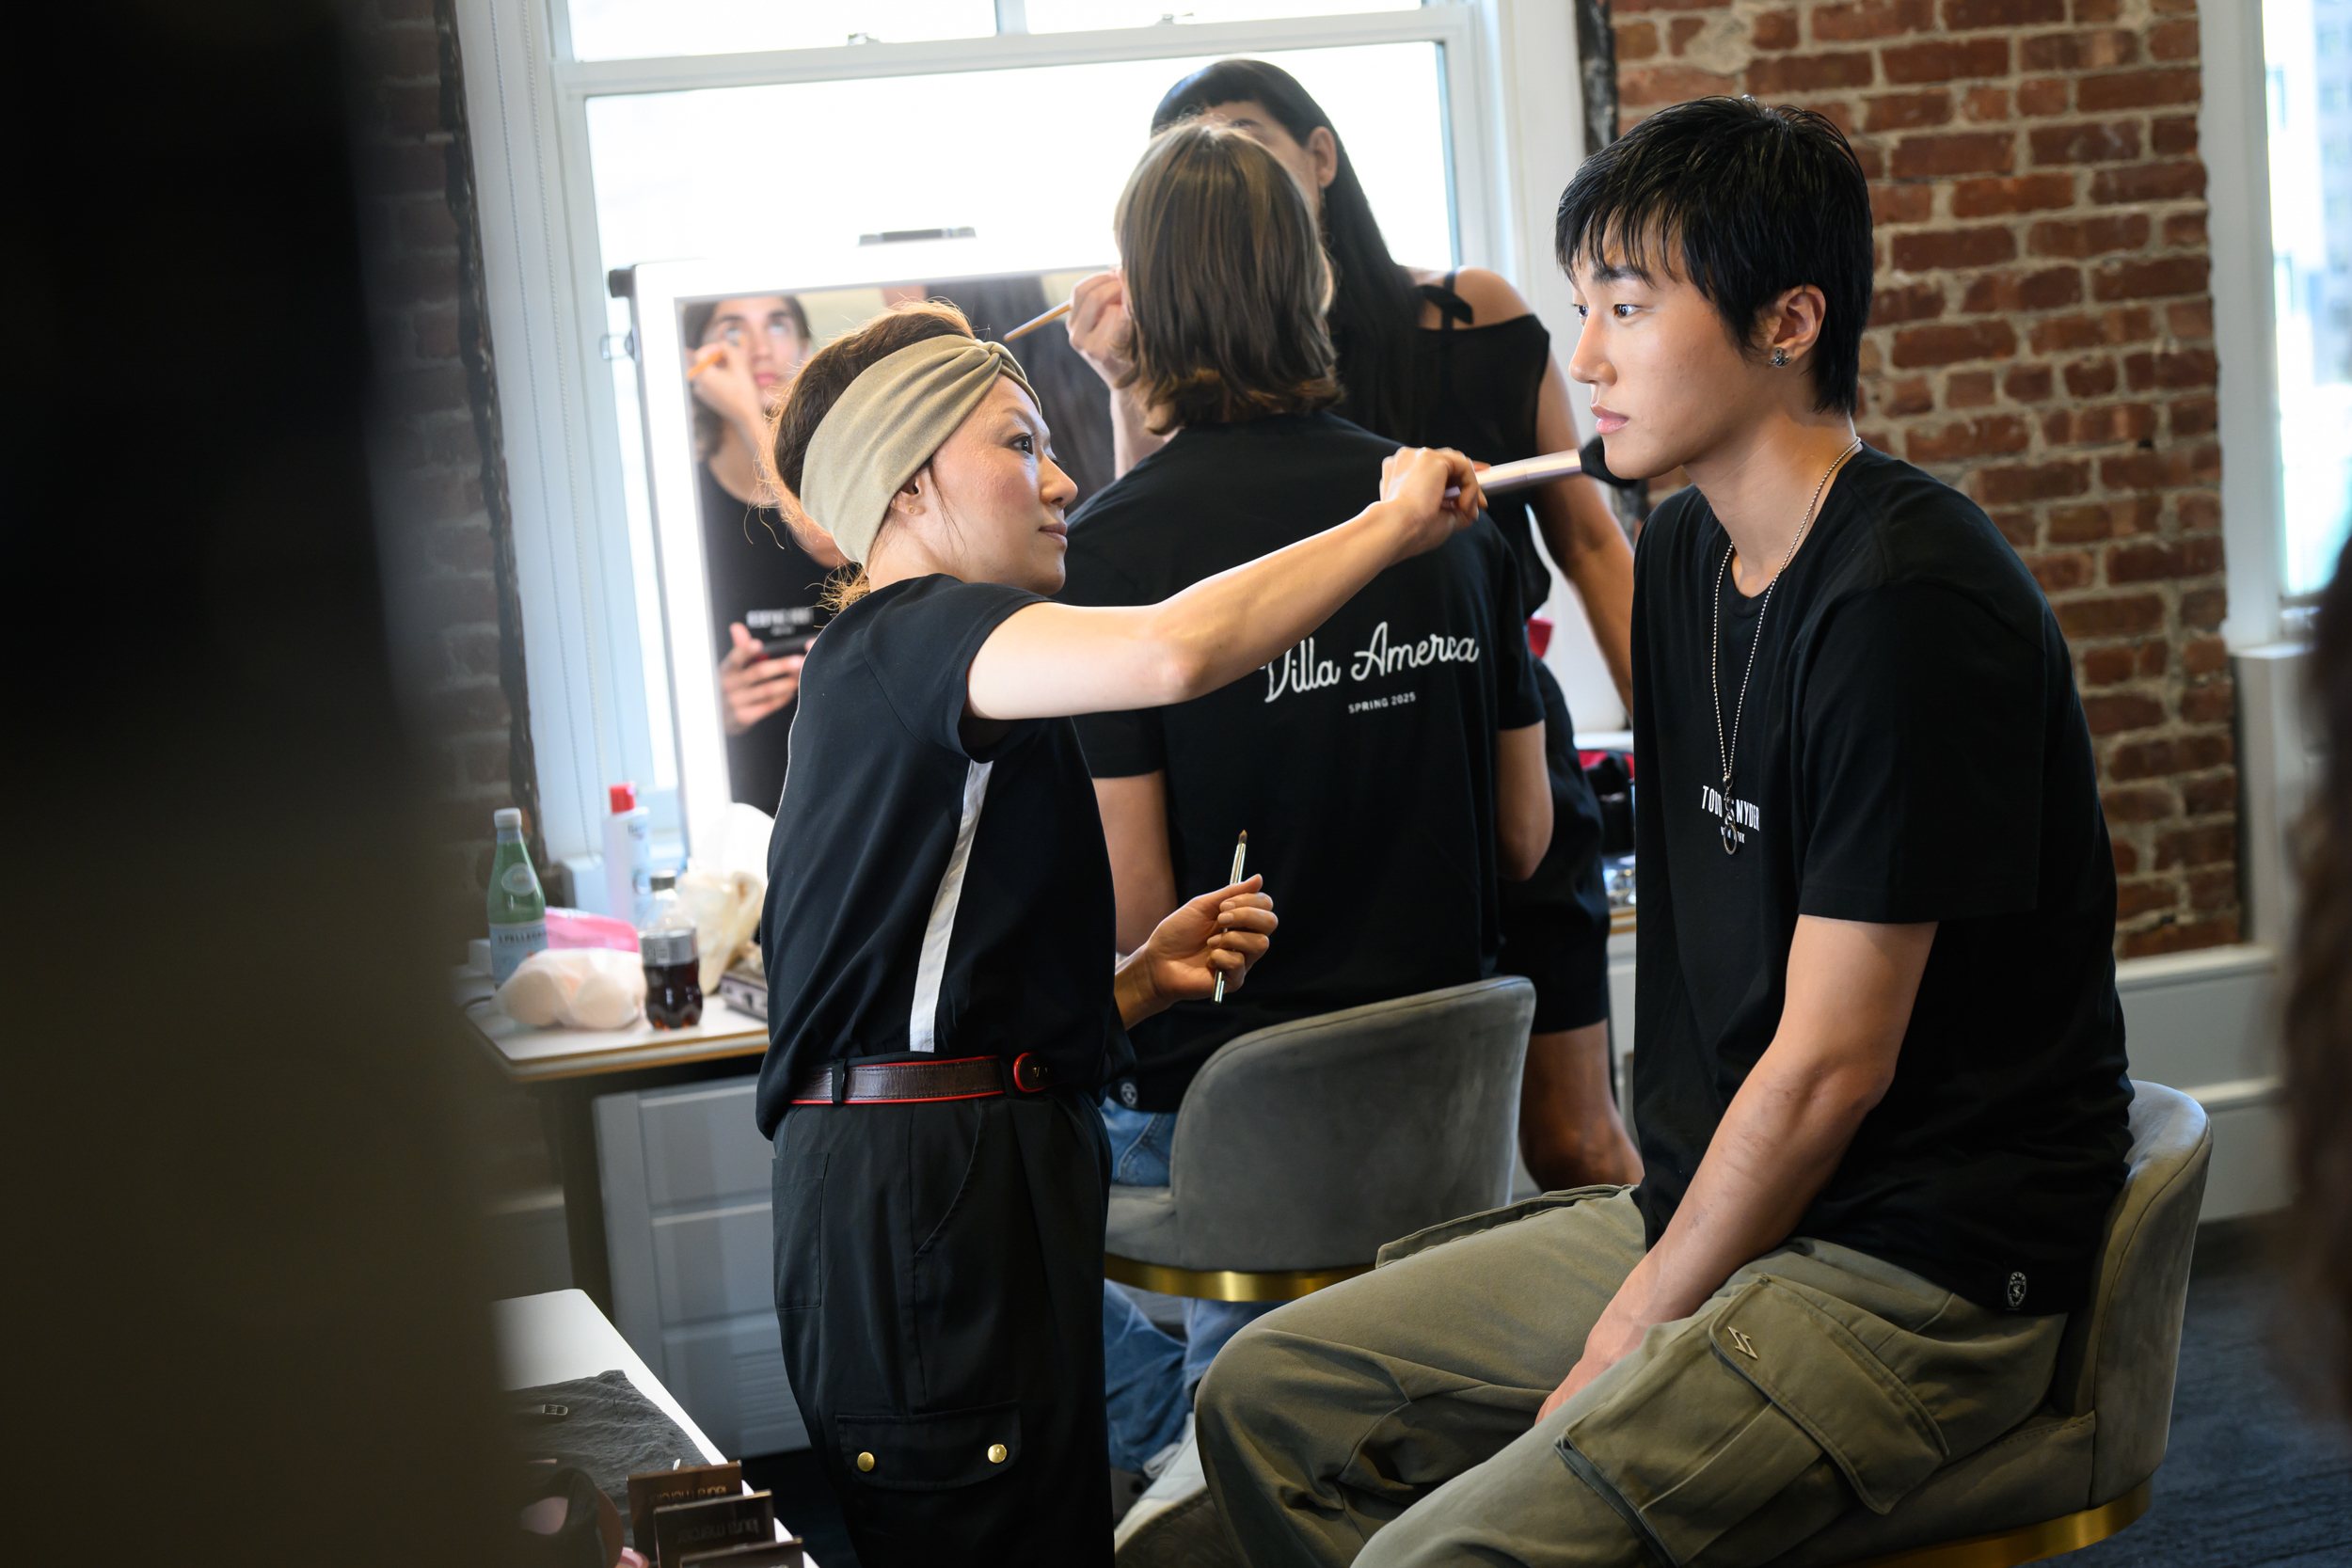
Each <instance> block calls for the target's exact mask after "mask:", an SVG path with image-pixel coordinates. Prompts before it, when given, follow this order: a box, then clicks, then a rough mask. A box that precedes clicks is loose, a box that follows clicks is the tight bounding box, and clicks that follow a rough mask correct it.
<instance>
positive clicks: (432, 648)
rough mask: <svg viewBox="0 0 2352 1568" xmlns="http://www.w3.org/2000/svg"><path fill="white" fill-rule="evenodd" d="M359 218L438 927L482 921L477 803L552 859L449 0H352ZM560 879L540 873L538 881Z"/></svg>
mask: <svg viewBox="0 0 2352 1568" xmlns="http://www.w3.org/2000/svg"><path fill="white" fill-rule="evenodd" d="M346 29H347V36H348V37H349V38H350V40H351V43H352V55H353V73H354V76H355V78H356V81H355V83H354V87H353V91H352V92H351V94H350V98H351V101H352V103H353V111H354V113H355V114H356V115H357V116H358V135H357V141H358V156H359V162H360V166H359V180H358V184H359V187H360V192H361V214H360V216H361V230H362V235H363V238H364V240H365V242H366V253H367V259H368V278H367V282H368V298H369V307H370V315H371V322H370V325H371V327H372V329H373V341H374V351H375V357H376V371H377V382H378V386H379V388H381V393H380V404H379V408H378V410H377V418H376V420H375V421H374V428H373V439H372V449H373V450H372V451H371V452H370V458H371V467H372V468H373V478H374V483H375V491H376V495H375V499H376V507H377V512H378V526H379V530H380V531H381V532H382V534H383V536H384V543H385V550H386V555H387V557H388V565H389V570H388V572H387V578H388V579H389V594H390V596H391V599H392V601H393V602H392V616H391V620H392V627H393V637H394V641H395V644H396V646H395V653H396V656H397V657H398V659H399V662H400V665H401V668H402V673H403V675H404V682H403V685H404V688H405V696H406V699H407V702H408V705H409V715H410V721H411V726H412V729H413V731H414V733H415V737H416V739H417V741H418V747H417V749H418V751H419V752H421V765H422V768H423V770H424V774H425V787H426V788H427V789H428V790H429V791H430V792H431V794H432V795H433V797H434V806H435V810H436V813H437V816H436V820H437V829H436V832H435V838H436V841H437V853H438V854H439V855H440V857H441V859H442V862H443V864H442V866H441V868H440V877H439V880H440V883H441V885H442V886H443V887H444V888H445V889H446V891H447V905H446V908H447V911H448V914H447V920H448V925H447V930H448V933H449V935H450V936H451V938H452V939H453V940H462V939H463V938H465V937H469V936H480V935H481V934H483V931H484V929H485V915H484V907H483V906H484V897H485V893H486V892H487V889H488V886H489V868H490V861H491V857H492V852H493V847H494V838H493V834H492V830H491V824H490V814H491V813H492V812H493V811H495V810H497V809H498V808H500V807H501V806H519V807H521V808H522V810H523V813H524V819H525V821H526V823H527V824H529V825H530V829H531V832H530V840H531V848H532V860H533V862H534V863H536V864H537V865H538V866H539V868H540V871H541V875H542V877H545V876H546V875H547V874H548V863H547V856H546V846H545V844H544V843H543V842H542V840H541V839H540V836H539V833H538V829H537V816H538V812H537V807H538V787H537V778H536V769H535V767H534V765H533V763H532V750H531V725H530V714H529V709H528V705H527V702H526V698H525V688H524V678H523V663H522V649H523V641H522V621H521V611H520V606H519V602H518V601H517V599H516V593H515V586H514V584H515V562H514V537H513V531H512V528H511V526H510V518H509V514H508V510H507V506H506V499H505V478H504V464H503V458H502V455H501V444H500V436H499V417H498V393H497V383H496V381H495V379H494V377H493V374H492V371H493V363H492V357H491V345H490V343H489V341H488V333H487V328H486V326H485V320H484V314H483V306H482V290H481V236H480V230H479V229H478V227H476V224H475V221H474V216H473V169H472V155H471V149H470V147H469V142H468V139H467V135H466V124H465V97H464V90H463V84H464V78H463V74H462V69H461V66H460V62H459V60H458V55H457V36H456V28H455V22H454V18H453V14H452V12H451V9H450V5H449V0H439V3H438V4H437V3H436V0H356V3H355V4H353V5H352V6H351V7H349V8H348V9H347V11H346ZM562 893H563V890H562V889H560V888H556V887H550V888H549V889H548V896H549V899H550V901H556V900H557V899H558V897H559V895H561V894H562Z"/></svg>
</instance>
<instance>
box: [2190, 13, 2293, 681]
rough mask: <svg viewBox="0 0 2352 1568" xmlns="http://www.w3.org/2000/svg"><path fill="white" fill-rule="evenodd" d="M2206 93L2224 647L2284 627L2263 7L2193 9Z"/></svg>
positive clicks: (2202, 122)
mask: <svg viewBox="0 0 2352 1568" xmlns="http://www.w3.org/2000/svg"><path fill="white" fill-rule="evenodd" d="M2197 19H2198V39H2199V52H2200V55H2201V58H2202V61H2203V87H2204V94H2203V97H2202V99H2201V102H2200V103H2199V106H2198V111H2197V146H2198V151H2199V153H2200V154H2201V156H2202V158H2203V160H2204V165H2205V202H2206V230H2207V233H2208V234H2209V235H2210V236H2211V238H2210V244H2211V245H2212V252H2213V275H2212V277H2213V336H2214V342H2215V343H2216V345H2217V348H2218V350H2219V352H2218V354H2217V358H2218V360H2219V363H2220V377H2219V384H2218V385H2217V387H2216V388H2215V389H2214V390H2215V396H2216V397H2217V400H2218V402H2219V405H2220V428H2219V436H2220V441H2221V533H2222V551H2223V555H2224V557H2225V561H2226V564H2227V566H2228V570H2229V581H2230V613H2229V618H2228V619H2227V620H2226V621H2224V622H2223V623H2222V627H2221V630H2222V635H2223V637H2224V638H2225V639H2227V641H2229V644H2230V646H2231V648H2232V649H2233V650H2243V649H2249V648H2258V647H2264V646H2266V645H2268V644H2270V643H2274V642H2277V641H2279V640H2280V634H2281V632H2282V631H2284V630H2285V609H2286V607H2285V604H2284V600H2283V596H2282V592H2281V584H2282V581H2283V577H2282V572H2281V561H2282V558H2283V556H2284V553H2285V550H2286V512H2285V505H2284V500H2283V497H2284V493H2285V478H2284V474H2283V472H2282V471H2281V468H2280V455H2279V346H2278V327H2277V325H2276V323H2277V318H2276V317H2275V316H2274V315H2273V313H2272V312H2273V309H2274V303H2275V302H2274V301H2273V300H2272V298H2271V261H2270V108H2269V99H2268V95H2267V91H2266V89H2265V85H2264V60H2263V15H2262V0H2205V3H2204V4H2203V5H2201V6H2199V7H2198V8H2197Z"/></svg>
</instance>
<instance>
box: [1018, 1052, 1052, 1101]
mask: <svg viewBox="0 0 2352 1568" xmlns="http://www.w3.org/2000/svg"><path fill="white" fill-rule="evenodd" d="M1051 1076H1052V1074H1051V1073H1050V1072H1049V1071H1048V1070H1047V1068H1046V1065H1045V1062H1044V1060H1043V1058H1041V1057H1040V1056H1039V1055H1038V1053H1036V1052H1034V1051H1024V1052H1023V1053H1021V1054H1020V1055H1018V1056H1015V1057H1014V1058H1013V1059H1012V1086H1013V1087H1014V1088H1016V1089H1019V1090H1020V1091H1021V1092H1022V1093H1023V1094H1036V1093H1037V1092H1039V1091H1040V1090H1041V1089H1042V1088H1044V1087H1045V1082H1046V1080H1047V1079H1048V1078H1049V1077H1051Z"/></svg>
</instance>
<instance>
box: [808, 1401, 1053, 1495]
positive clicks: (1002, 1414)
mask: <svg viewBox="0 0 2352 1568" xmlns="http://www.w3.org/2000/svg"><path fill="white" fill-rule="evenodd" d="M834 1437H835V1439H836V1440H837V1441H838V1442H839V1444H840V1446H841V1465H842V1468H843V1470H844V1471H845V1472H846V1473H847V1474H848V1475H850V1477H852V1478H853V1479H854V1480H855V1481H857V1483H858V1484H859V1485H861V1486H872V1487H879V1488H881V1489H882V1490H883V1491H885V1492H952V1491H955V1490H957V1489H959V1488H961V1487H965V1486H971V1485H975V1484H977V1483H978V1482H980V1481H993V1480H994V1479H995V1478H997V1477H998V1476H1001V1475H1005V1474H1007V1473H1008V1472H1009V1471H1010V1470H1011V1469H1012V1467H1013V1466H1014V1465H1016V1464H1017V1463H1019V1461H1020V1458H1021V1406H1020V1405H1019V1404H1018V1403H1009V1404H995V1405H988V1406H984V1407H982V1408H980V1409H977V1410H945V1411H940V1412H937V1413H935V1414H932V1415H929V1416H844V1417H842V1418H839V1419H838V1420H836V1421H834Z"/></svg>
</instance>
